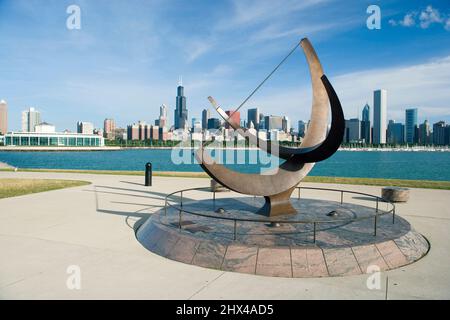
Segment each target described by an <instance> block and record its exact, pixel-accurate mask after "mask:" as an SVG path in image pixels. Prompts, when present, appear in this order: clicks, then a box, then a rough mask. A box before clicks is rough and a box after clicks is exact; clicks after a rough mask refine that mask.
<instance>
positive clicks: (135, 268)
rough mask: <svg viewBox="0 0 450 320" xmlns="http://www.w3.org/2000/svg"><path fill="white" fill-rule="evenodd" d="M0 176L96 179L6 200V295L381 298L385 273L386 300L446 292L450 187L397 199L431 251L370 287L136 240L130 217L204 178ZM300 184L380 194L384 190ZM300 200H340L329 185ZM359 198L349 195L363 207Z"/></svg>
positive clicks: (2, 246) (362, 278)
mask: <svg viewBox="0 0 450 320" xmlns="http://www.w3.org/2000/svg"><path fill="white" fill-rule="evenodd" d="M0 178H49V179H52V178H54V179H78V180H86V181H90V182H92V184H91V185H87V186H82V187H76V188H70V189H63V190H56V191H50V192H43V193H37V194H32V195H26V196H19V197H14V198H6V199H2V200H0V252H1V254H2V257H1V259H0V298H2V299H385V295H386V285H385V284H386V277H387V276H388V277H389V281H388V290H387V297H388V299H424V298H429V299H439V298H444V299H449V298H450V286H449V284H450V270H449V263H450V257H449V253H450V241H449V240H450V235H449V231H450V191H446V190H429V189H411V198H410V201H409V202H408V203H406V204H397V214H398V215H400V216H401V217H403V218H405V219H407V220H408V221H409V222H410V223H411V224H412V225H413V227H414V228H415V229H416V230H417V231H418V232H420V233H421V234H423V235H424V236H425V237H426V238H427V239H428V240H429V241H430V243H431V250H430V252H429V253H428V254H427V255H426V256H425V257H424V258H422V259H421V260H419V261H417V262H415V263H414V264H411V265H408V266H404V267H401V268H398V269H395V270H391V271H388V272H382V273H381V281H380V283H381V287H380V289H372V290H370V289H369V288H368V287H367V284H366V283H367V278H368V276H369V275H355V276H345V277H326V278H297V279H295V278H294V279H292V278H282V277H265V276H258V275H249V274H240V273H233V272H226V271H219V270H213V269H206V268H202V267H198V266H192V265H187V264H183V263H180V262H176V261H172V260H169V259H166V258H163V257H161V256H159V255H156V254H154V253H152V252H150V251H148V250H146V249H145V248H144V247H143V246H142V245H141V244H140V243H139V242H138V241H137V240H136V238H135V233H134V224H135V223H141V222H143V221H144V219H146V218H148V217H149V216H150V215H151V214H152V213H154V212H156V211H157V210H160V209H161V208H162V207H163V205H164V197H165V195H166V194H168V193H171V192H174V191H176V190H179V189H184V188H192V187H206V186H208V185H209V180H208V179H204V178H169V177H154V178H153V186H152V187H144V186H143V180H144V177H142V176H120V175H94V174H92V175H91V174H75V173H70V174H69V173H44V172H40V173H37V172H36V173H34V172H0ZM303 185H304V186H317V187H324V188H342V189H345V190H355V191H360V192H366V193H371V194H375V195H379V194H380V189H381V188H380V187H371V186H350V185H332V184H308V183H305V184H303ZM189 196H190V197H192V198H191V199H193V200H195V199H201V198H202V197H204V196H205V195H204V192H203V193H202V192H193V193H192V194H190V195H189ZM219 196H220V197H226V196H227V193H226V192H224V193H222V194H220V195H219ZM304 197H305V198H316V199H317V198H322V199H329V200H333V201H336V200H337V199H336V195H335V194H333V193H327V192H321V193H314V192H312V191H311V192H309V193H306V194H305V195H304ZM363 200H364V199H358V198H355V199H351V201H352V202H355V203H359V202H361V204H366V205H367V202H366V203H364V202H362V201H363ZM348 201H350V199H348ZM71 266H77V267H79V268H80V269H79V270H80V271H81V278H80V280H81V288H80V289H69V288H68V286H67V280H68V278H69V277H70V276H71V274H69V273H68V272H67V271H68V268H69V271H70V270H73V269H71Z"/></svg>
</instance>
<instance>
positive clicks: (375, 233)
mask: <svg viewBox="0 0 450 320" xmlns="http://www.w3.org/2000/svg"><path fill="white" fill-rule="evenodd" d="M377 218H378V215H376V214H375V219H374V224H373V235H374V236H376V235H377Z"/></svg>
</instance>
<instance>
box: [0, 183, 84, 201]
mask: <svg viewBox="0 0 450 320" xmlns="http://www.w3.org/2000/svg"><path fill="white" fill-rule="evenodd" d="M87 184H90V182H87V181H79V180H56V179H0V199H2V198H9V197H16V196H21V195H24V194H30V193H36V192H43V191H50V190H57V189H63V188H70V187H78V186H84V185H87Z"/></svg>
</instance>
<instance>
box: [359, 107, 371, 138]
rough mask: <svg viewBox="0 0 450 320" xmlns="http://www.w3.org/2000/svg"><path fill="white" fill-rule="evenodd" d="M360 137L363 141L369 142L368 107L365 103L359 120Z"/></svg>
mask: <svg viewBox="0 0 450 320" xmlns="http://www.w3.org/2000/svg"><path fill="white" fill-rule="evenodd" d="M361 139H364V142H365V143H371V139H370V107H369V105H368V104H367V103H366V105H365V106H364V108H363V111H362V121H361Z"/></svg>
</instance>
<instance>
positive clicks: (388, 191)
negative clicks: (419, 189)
mask: <svg viewBox="0 0 450 320" xmlns="http://www.w3.org/2000/svg"><path fill="white" fill-rule="evenodd" d="M381 197H382V198H383V199H384V200H386V201H390V202H407V201H408V200H409V189H408V188H400V187H385V188H383V189H381Z"/></svg>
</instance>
